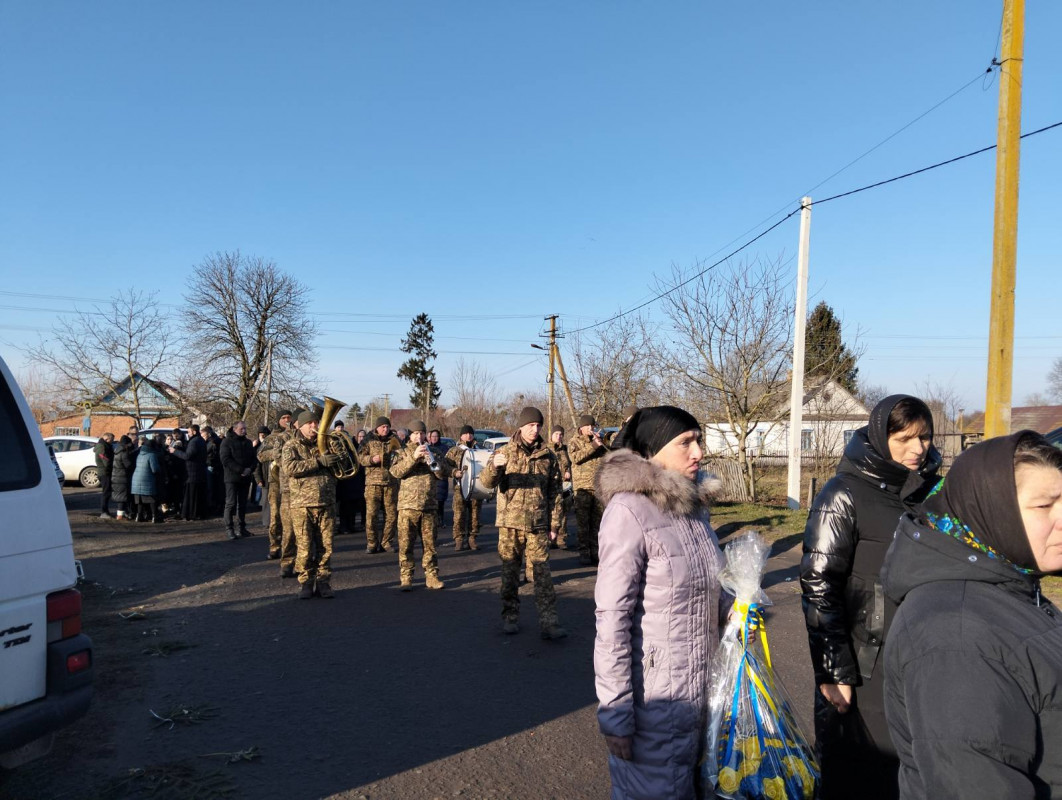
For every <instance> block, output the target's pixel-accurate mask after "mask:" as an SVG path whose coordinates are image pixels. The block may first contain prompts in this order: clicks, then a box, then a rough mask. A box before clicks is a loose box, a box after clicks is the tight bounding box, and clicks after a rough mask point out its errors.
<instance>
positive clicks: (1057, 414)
mask: <svg viewBox="0 0 1062 800" xmlns="http://www.w3.org/2000/svg"><path fill="white" fill-rule="evenodd" d="M1055 428H1062V406H1017V407H1015V408H1012V409H1011V410H1010V429H1011V430H1012V431H1021V430H1033V431H1036V432H1037V433H1050V432H1051V431H1053V430H1054V429H1055Z"/></svg>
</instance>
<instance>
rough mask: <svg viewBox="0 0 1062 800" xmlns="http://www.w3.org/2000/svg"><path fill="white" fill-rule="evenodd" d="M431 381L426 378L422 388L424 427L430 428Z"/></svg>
mask: <svg viewBox="0 0 1062 800" xmlns="http://www.w3.org/2000/svg"><path fill="white" fill-rule="evenodd" d="M432 383H433V381H432V380H431V378H428V381H427V386H426V387H425V389H424V427H426V428H431V387H432Z"/></svg>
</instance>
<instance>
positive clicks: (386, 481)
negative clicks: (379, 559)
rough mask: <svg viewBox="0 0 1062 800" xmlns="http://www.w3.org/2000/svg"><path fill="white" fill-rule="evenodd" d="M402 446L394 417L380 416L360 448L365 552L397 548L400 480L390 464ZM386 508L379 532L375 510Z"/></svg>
mask: <svg viewBox="0 0 1062 800" xmlns="http://www.w3.org/2000/svg"><path fill="white" fill-rule="evenodd" d="M401 450H402V444H401V443H400V442H399V441H398V438H397V437H396V436H395V435H394V434H393V433H391V420H389V419H388V418H387V417H377V418H376V425H375V430H374V431H373V432H372V434H370V435H369V436H368V437H366V439H365V441H364V442H363V443H362V445H361V449H359V450H358V463H359V464H361V466H363V467H364V468H365V540H366V547H365V552H366V553H382V552H383V551H384V550H388V551H390V552H392V553H393V552H394V551H395V530H396V527H397V522H398V481H396V480H395V479H394V477H392V475H391V464H392V463H393V462H394V459H395V458H396V457H397V455H398V453H399V452H400V451H401ZM381 506H382V507H383V511H384V527H383V533H382V534H381V533H380V528H379V524H378V523H377V522H376V514H377V512H378V511H379V510H380V508H381Z"/></svg>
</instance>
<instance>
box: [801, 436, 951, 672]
mask: <svg viewBox="0 0 1062 800" xmlns="http://www.w3.org/2000/svg"><path fill="white" fill-rule="evenodd" d="M880 438H881V439H882V440H885V438H887V437H880ZM940 465H941V458H940V453H938V452H937V450H936V448H934V447H930V449H929V453H928V455H927V457H926V462H925V464H924V465H923V467H922V469H921V470H920V471H918V472H912V471H911V470H909V469H907V468H906V467H904V466H903V465H901V464H897V463H896V462H895V461H892V460H891V459H888V458H883V457H882V456H881V455H879V454H878V452H877V451H876V450H875V449H874V447H873V445H871V443H870V439H869V437H868V433H867V428H860V429H859V430H858V431H856V433H855V435H854V436H853V437H852V439H851V441H850V442H849V443H848V446H847V447H846V448H845V452H844V457H843V458H842V459H841V463H840V465H839V466H838V467H837V474H836V475H834V476H833V477H832V478H830V480H829V481H827V482H826V485H825V486H823V487H822V491H820V492H819V493H818V494H817V495H816V496H815V500H814V502H813V504H812V507H811V512H810V514H809V515H808V522H807V527H805V529H804V555H803V558H802V559H801V561H800V588H801V591H802V592H803V607H804V621H805V624H806V625H807V629H808V643H809V645H810V646H811V666H812V668H813V669H814V671H815V683H816V684H822V683H844V684H848V685H851V686H859V685H860V684H861V683H862V678H869V677H870V676H871V674H872V673H873V670H874V664H875V663H876V661H877V659H878V653H879V651H880V650H881V646H882V643H883V642H884V639H885V631H886V628H887V625H888V623H889V621H890V618H891V615H892V611H893V609H894V608H895V606H894V605H892V604H889V603H886V601H885V595H884V592H883V591H882V589H881V583H880V581H879V579H878V573H879V572H880V571H881V565H882V563H883V562H884V560H885V553H886V552H887V551H888V549H889V545H890V544H891V543H892V537H893V533H895V531H896V526H897V525H898V524H899V521H900V517H901V516H902V515H903V513H904V512H905V511H907V510H908V509H912V508H916V507H917V506H918V505H919V504H920V503H921V502H922V501H923V500H925V497H926V495H927V494H928V493H929V492H930V490H932V488H933V487H934V486H936V485H937V482H938V481H939V478H938V477H937V476H936V472H937V470H938V469H940Z"/></svg>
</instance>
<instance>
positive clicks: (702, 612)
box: [594, 406, 729, 800]
mask: <svg viewBox="0 0 1062 800" xmlns="http://www.w3.org/2000/svg"><path fill="white" fill-rule="evenodd" d="M700 441H701V428H700V425H699V424H698V423H697V420H696V419H695V418H694V417H692V416H691V415H690V414H688V413H687V412H685V411H683V410H681V409H678V408H675V407H673V406H657V407H654V408H645V409H642V410H640V411H639V412H637V413H636V414H635V415H634V416H633V417H632V418H631V419H630V420H629V421H628V423H627V425H626V426H625V427H624V429H623V430H622V431H620V433H619V435H618V436H617V439H616V443H615V444H614V445H613V447H614V448H616V451H615V452H612V453H610V454H609V455H608V456H606V457H605V460H604V463H603V464H602V465H601V468H600V469H599V470H598V474H597V478H596V490H597V495H598V497H599V498H600V500H601V502H602V503H603V504H604V505H605V506H606V507H605V513H604V516H603V517H602V519H601V530H600V533H599V535H598V542H599V548H600V564H599V566H598V574H597V586H596V589H595V592H594V597H595V600H596V603H597V612H596V613H597V638H596V639H595V642H594V672H595V675H596V685H597V697H598V701H599V703H600V705H599V707H598V713H597V716H598V724H599V726H600V728H601V733H602V734H604V736H605V742H606V744H607V746H608V750H609V772H610V773H611V777H612V798H613V800H635V799H636V798H645V799H646V800H659V799H660V798H693V797H694V796H695V785H694V774H695V772H696V768H697V762H698V759H699V756H700V753H701V748H702V746H703V742H704V734H705V726H706V724H707V707H708V696H707V687H708V673H709V661H710V659H711V657H712V654H713V653H714V652H715V648H716V645H717V644H718V640H719V622H720V619H721V616H725V613H726V611H727V610H728V609H729V602H727V601H724V600H723V598H722V596H721V590H720V587H719V572H720V570H721V569H722V567H723V563H724V562H723V555H722V553H721V552H720V550H719V543H718V541H717V539H716V536H715V532H714V531H713V530H712V526H711V524H710V522H709V514H708V503H709V500H710V498H711V496H712V495H713V494H714V493H715V492H717V491H718V489H719V486H720V484H719V482H718V480H715V479H707V480H699V467H700V460H701V454H702V451H701V444H700Z"/></svg>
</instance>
